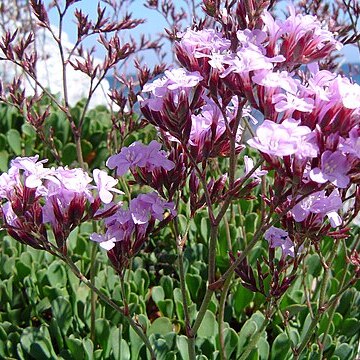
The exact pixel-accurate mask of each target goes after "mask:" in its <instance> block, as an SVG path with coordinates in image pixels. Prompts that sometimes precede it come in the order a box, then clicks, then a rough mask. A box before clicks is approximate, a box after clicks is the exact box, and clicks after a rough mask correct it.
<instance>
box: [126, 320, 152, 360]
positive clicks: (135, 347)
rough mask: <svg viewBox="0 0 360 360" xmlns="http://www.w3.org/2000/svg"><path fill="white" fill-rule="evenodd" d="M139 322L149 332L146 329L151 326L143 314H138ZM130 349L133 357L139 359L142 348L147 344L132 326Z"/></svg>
mask: <svg viewBox="0 0 360 360" xmlns="http://www.w3.org/2000/svg"><path fill="white" fill-rule="evenodd" d="M138 322H139V324H140V325H141V327H142V329H143V330H144V331H145V332H146V333H147V331H146V329H148V328H149V320H148V318H147V317H146V316H145V315H143V314H139V315H138ZM129 333H130V350H131V359H139V358H140V357H139V354H140V351H141V349H142V348H143V347H144V346H145V345H144V342H143V341H142V339H141V338H140V337H139V335H138V334H137V333H136V332H135V331H134V330H133V328H132V327H130V331H129Z"/></svg>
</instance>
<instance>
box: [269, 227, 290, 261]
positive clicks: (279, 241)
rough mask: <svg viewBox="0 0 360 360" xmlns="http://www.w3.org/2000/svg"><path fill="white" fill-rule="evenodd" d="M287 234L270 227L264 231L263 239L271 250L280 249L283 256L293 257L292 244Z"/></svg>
mask: <svg viewBox="0 0 360 360" xmlns="http://www.w3.org/2000/svg"><path fill="white" fill-rule="evenodd" d="M288 235H289V234H288V233H287V232H286V231H285V230H282V229H279V228H277V227H274V226H271V227H270V228H269V229H268V230H266V231H265V234H264V238H265V240H267V241H268V242H269V246H270V247H272V248H276V247H280V248H281V250H282V253H283V255H284V256H287V255H289V256H291V257H294V256H295V252H294V243H293V242H292V241H291V240H290V238H289V236H288Z"/></svg>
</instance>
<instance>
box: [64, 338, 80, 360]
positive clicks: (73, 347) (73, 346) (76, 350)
mask: <svg viewBox="0 0 360 360" xmlns="http://www.w3.org/2000/svg"><path fill="white" fill-rule="evenodd" d="M65 342H66V345H67V347H68V349H69V350H70V353H71V355H72V359H74V360H84V358H85V351H84V347H83V344H82V341H81V340H79V339H76V338H75V337H74V335H73V334H71V335H70V336H69V337H68V338H66V339H65Z"/></svg>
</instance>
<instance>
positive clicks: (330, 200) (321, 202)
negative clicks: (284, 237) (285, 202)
mask: <svg viewBox="0 0 360 360" xmlns="http://www.w3.org/2000/svg"><path fill="white" fill-rule="evenodd" d="M341 208H342V200H341V197H340V194H339V191H338V190H337V189H334V190H333V191H332V192H331V194H330V195H329V196H326V193H325V191H324V190H322V191H317V192H315V193H314V194H311V195H309V196H308V197H307V198H305V199H304V200H302V201H301V202H299V203H298V204H296V205H295V206H294V207H293V208H292V209H291V214H292V216H293V218H294V220H295V221H297V222H302V221H304V220H305V219H306V218H307V217H308V216H309V215H310V214H319V215H320V216H321V218H323V217H324V216H327V217H328V218H329V220H330V224H331V226H332V227H337V226H340V225H341V223H342V219H341V217H340V215H339V214H338V213H337V211H338V210H339V209H341Z"/></svg>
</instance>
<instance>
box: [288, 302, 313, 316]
mask: <svg viewBox="0 0 360 360" xmlns="http://www.w3.org/2000/svg"><path fill="white" fill-rule="evenodd" d="M307 308H308V307H307V305H305V304H293V305H289V306H287V307H286V308H285V311H288V312H289V314H290V316H294V315H296V314H298V313H299V312H300V311H302V310H305V309H307Z"/></svg>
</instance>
